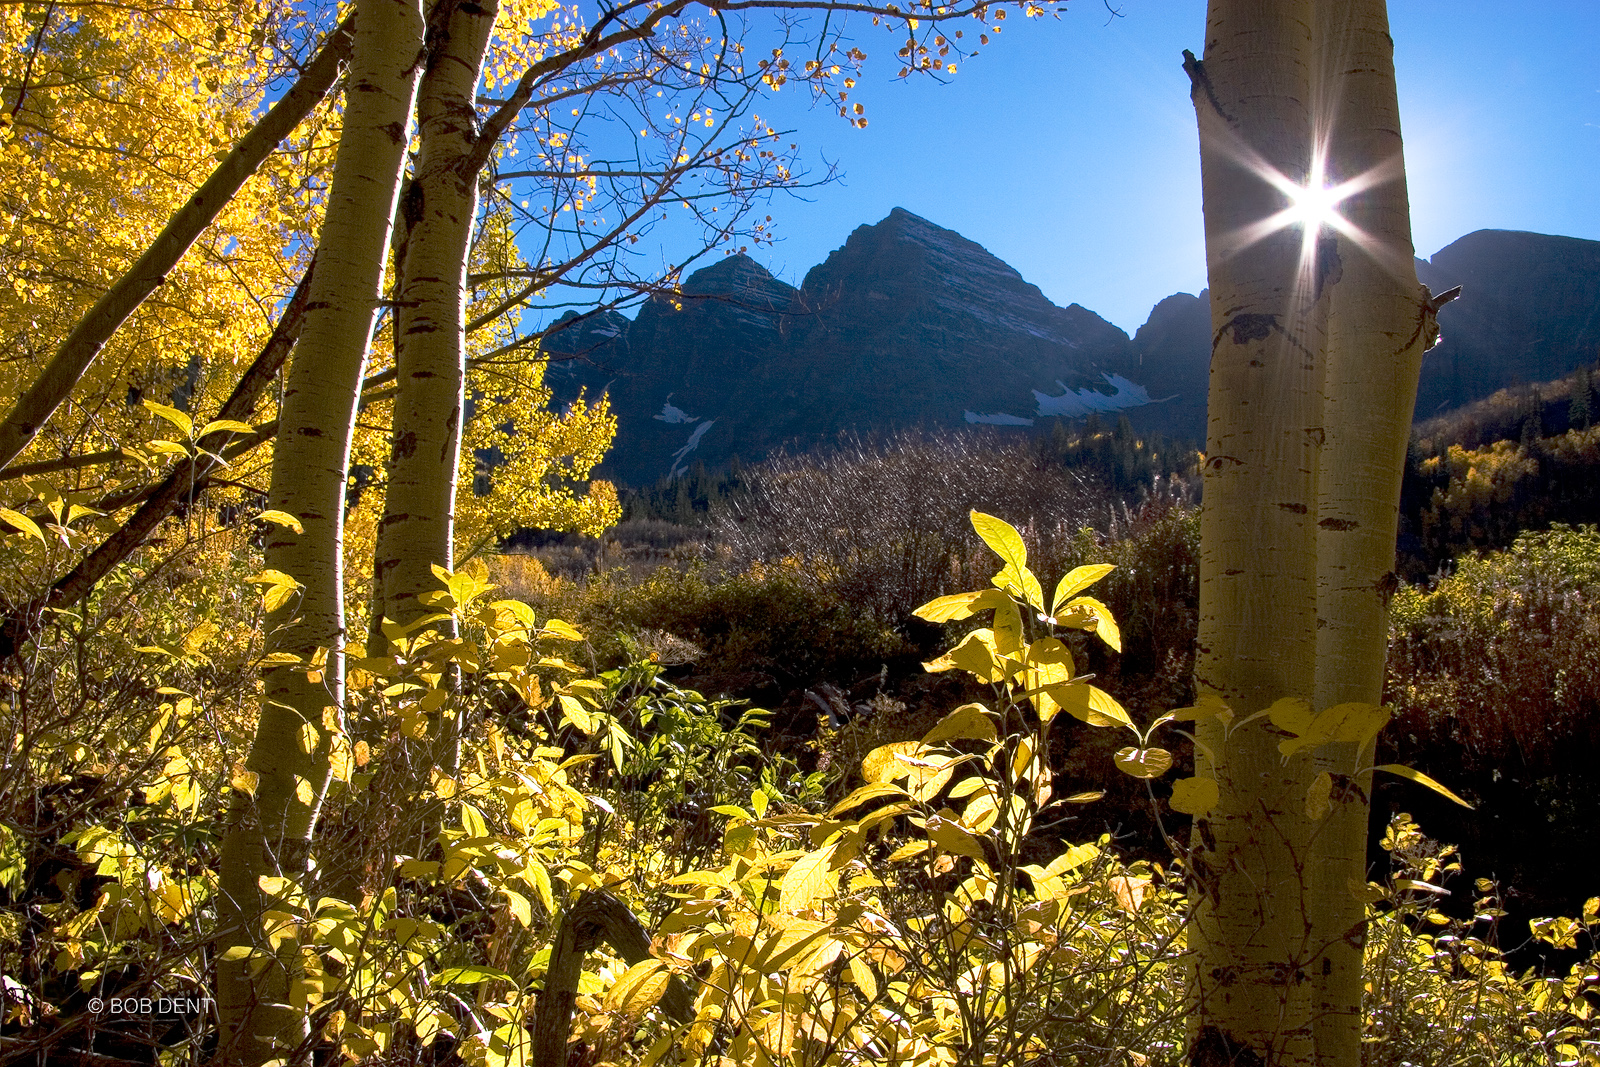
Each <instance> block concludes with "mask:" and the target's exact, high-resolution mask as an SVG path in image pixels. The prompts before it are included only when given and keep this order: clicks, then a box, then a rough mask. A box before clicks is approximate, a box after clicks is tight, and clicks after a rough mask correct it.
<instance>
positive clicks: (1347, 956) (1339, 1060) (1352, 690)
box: [1313, 0, 1433, 1067]
mask: <svg viewBox="0 0 1600 1067" xmlns="http://www.w3.org/2000/svg"><path fill="white" fill-rule="evenodd" d="M1318 37H1319V47H1318V51H1319V53H1320V55H1321V57H1322V67H1321V70H1322V77H1323V81H1324V84H1323V87H1322V90H1321V91H1320V92H1319V93H1318V97H1319V100H1321V101H1324V102H1325V103H1324V104H1323V105H1322V106H1321V108H1320V109H1319V110H1321V111H1322V118H1321V122H1320V126H1321V131H1322V135H1323V137H1324V138H1325V143H1326V145H1327V156H1328V160H1329V166H1330V173H1329V175H1328V178H1329V181H1330V183H1332V184H1337V183H1340V182H1345V181H1352V180H1354V181H1356V182H1358V183H1359V184H1360V185H1362V186H1363V188H1362V189H1361V190H1360V191H1358V192H1356V193H1354V194H1353V195H1352V196H1350V197H1349V198H1347V199H1345V200H1344V201H1343V202H1342V204H1341V205H1340V214H1341V215H1342V216H1343V217H1344V219H1345V220H1347V222H1348V224H1349V226H1350V227H1353V228H1354V231H1355V232H1354V233H1352V232H1349V231H1345V230H1341V232H1339V233H1338V234H1337V249H1338V252H1337V263H1338V270H1337V276H1336V278H1335V279H1334V280H1332V281H1331V283H1330V285H1329V292H1330V297H1329V305H1328V340H1327V375H1326V385H1325V389H1324V399H1323V405H1324V407H1323V412H1324V421H1323V425H1324V426H1325V427H1326V430H1327V436H1326V440H1325V443H1324V445H1323V448H1322V459H1321V469H1320V474H1319V476H1318V494H1317V495H1318V523H1317V625H1318V629H1317V689H1316V697H1315V699H1314V701H1313V704H1314V706H1315V707H1316V708H1317V709H1318V710H1321V709H1323V708H1328V707H1332V706H1334V705H1336V704H1343V703H1348V702H1360V703H1366V704H1376V703H1378V702H1379V701H1380V700H1381V699H1382V693H1383V665H1384V654H1385V651H1386V642H1387V636H1388V605H1389V597H1390V596H1391V594H1392V593H1393V591H1394V589H1395V587H1396V585H1397V580H1396V578H1395V574H1394V556H1395V537H1396V534H1397V533H1398V525H1399V507H1400V481H1401V474H1402V471H1403V469H1404V464H1405V454H1406V446H1407V442H1408V441H1409V439H1410V429H1411V419H1412V414H1413V408H1414V406H1415V403H1416V396H1417V379H1418V377H1419V376H1420V374H1421V371H1422V356H1423V353H1424V351H1425V350H1426V347H1427V344H1428V342H1429V328H1430V327H1431V325H1432V324H1431V316H1432V314H1433V311H1432V309H1431V308H1430V307H1429V306H1428V303H1427V299H1426V296H1425V295H1424V294H1423V293H1422V291H1421V289H1420V287H1419V286H1418V284H1417V276H1416V268H1415V261H1414V259H1413V258H1412V245H1411V210H1410V203H1409V200H1408V198H1407V194H1406V181H1405V165H1404V161H1403V154H1402V147H1401V139H1400V115H1399V104H1398V101H1397V99H1396V93H1395V78H1394V42H1393V40H1392V39H1391V38H1390V36H1389V20H1388V12H1387V10H1386V4H1385V0H1319V10H1318ZM1369 182H1370V183H1371V184H1370V185H1368V183H1369ZM1373 747H1374V746H1373V745H1372V744H1370V743H1369V744H1366V745H1363V746H1360V748H1359V750H1358V746H1356V745H1355V744H1351V743H1339V744H1329V745H1326V746H1323V748H1322V749H1321V750H1319V751H1318V753H1317V755H1316V760H1317V767H1316V769H1317V770H1318V771H1319V772H1326V773H1328V774H1330V775H1331V776H1332V777H1333V781H1334V782H1335V783H1336V784H1337V788H1336V789H1335V790H1334V793H1333V800H1334V803H1333V806H1332V809H1331V810H1330V812H1329V814H1328V816H1327V820H1326V823H1325V825H1323V826H1322V827H1321V828H1320V829H1319V831H1318V833H1317V837H1316V841H1315V846H1314V850H1313V855H1314V857H1315V867H1314V871H1313V873H1314V875H1315V879H1316V882H1317V883H1318V884H1319V886H1320V891H1319V898H1320V899H1323V900H1325V902H1326V908H1325V909H1324V910H1319V911H1318V912H1317V913H1316V914H1315V915H1314V925H1313V939H1314V941H1315V942H1316V943H1317V944H1321V945H1326V946H1328V947H1327V949H1326V951H1325V953H1324V957H1323V959H1324V961H1325V962H1323V963H1322V964H1321V965H1319V966H1318V967H1316V968H1315V969H1314V980H1315V983H1316V991H1317V995H1316V1004H1315V1012H1316V1015H1315V1036H1316V1047H1317V1063H1318V1064H1319V1065H1322V1067H1357V1065H1359V1064H1360V1062H1361V1045H1360V1041H1361V1014H1360V1013H1361V993H1362V981H1361V959H1362V949H1363V946H1364V944H1365V933H1366V924H1365V905H1364V904H1363V903H1362V902H1361V901H1360V900H1359V899H1357V897H1356V896H1355V894H1354V893H1353V892H1351V890H1350V886H1351V885H1352V884H1354V885H1356V886H1360V885H1362V884H1364V883H1365V882H1366V847H1367V823H1368V820H1369V818H1370V808H1371V805H1370V800H1369V798H1370V796H1371V788H1372V775H1371V773H1370V772H1367V773H1365V774H1358V773H1357V772H1358V771H1359V770H1361V769H1362V768H1365V767H1369V766H1371V764H1372V763H1373V758H1372V757H1373Z"/></svg>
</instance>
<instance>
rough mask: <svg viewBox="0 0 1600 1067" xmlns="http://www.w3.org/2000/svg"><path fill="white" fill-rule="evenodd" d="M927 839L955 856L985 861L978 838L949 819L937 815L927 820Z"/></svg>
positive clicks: (980, 861)
mask: <svg viewBox="0 0 1600 1067" xmlns="http://www.w3.org/2000/svg"><path fill="white" fill-rule="evenodd" d="M928 840H930V841H932V842H933V843H934V845H936V846H937V847H938V848H940V849H941V850H943V851H945V852H948V853H951V854H952V855H956V856H966V857H967V858H968V859H974V860H977V861H978V862H979V863H987V862H988V860H987V859H986V857H985V856H984V852H983V846H982V845H980V844H979V843H978V839H977V838H976V837H974V836H973V835H972V834H970V833H968V832H967V831H966V830H965V829H963V828H962V827H961V826H960V825H959V824H958V823H956V822H955V821H954V820H951V819H945V818H941V817H940V816H938V815H935V816H933V817H932V818H930V819H929V820H928Z"/></svg>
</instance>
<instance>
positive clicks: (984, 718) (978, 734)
mask: <svg viewBox="0 0 1600 1067" xmlns="http://www.w3.org/2000/svg"><path fill="white" fill-rule="evenodd" d="M996 736H997V735H996V732H995V725H994V720H993V719H991V718H990V717H989V711H988V709H987V708H985V707H984V706H983V705H982V704H963V705H961V706H960V707H959V708H957V709H956V710H954V711H952V712H951V713H950V714H948V715H946V716H945V717H944V718H943V719H941V720H939V724H938V725H937V726H935V727H934V728H933V729H931V730H929V731H928V732H927V733H926V734H923V735H922V743H923V744H924V745H937V744H939V743H941V742H944V741H961V740H971V741H993V740H994V739H995V737H996Z"/></svg>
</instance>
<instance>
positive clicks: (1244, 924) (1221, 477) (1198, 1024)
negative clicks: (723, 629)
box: [1186, 0, 1322, 1067]
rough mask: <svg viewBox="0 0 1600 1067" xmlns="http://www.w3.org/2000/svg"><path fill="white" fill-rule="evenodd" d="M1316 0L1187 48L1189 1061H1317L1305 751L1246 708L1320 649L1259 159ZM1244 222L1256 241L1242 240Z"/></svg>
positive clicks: (1255, 9) (1303, 676)
mask: <svg viewBox="0 0 1600 1067" xmlns="http://www.w3.org/2000/svg"><path fill="white" fill-rule="evenodd" d="M1312 19H1313V8H1312V4H1311V0H1211V3H1210V5H1209V10H1208V12H1207V19H1206V46H1205V59H1204V61H1203V62H1196V61H1194V59H1193V57H1192V56H1190V57H1187V58H1188V63H1187V64H1186V65H1187V67H1188V69H1189V73H1190V77H1191V80H1192V82H1193V93H1192V95H1193V98H1194V103H1195V109H1196V113H1197V116H1198V119H1199V127H1200V162H1201V182H1202V190H1203V195H1204V205H1205V226H1206V251H1207V267H1208V271H1209V275H1210V284H1211V314H1212V323H1213V341H1212V353H1211V386H1210V395H1209V401H1208V427H1207V441H1206V462H1205V472H1204V477H1205V483H1204V486H1205V492H1204V500H1203V508H1202V511H1201V532H1200V537H1201V558H1200V620H1199V622H1200V626H1199V642H1198V650H1197V657H1196V665H1195V682H1196V689H1197V691H1198V692H1199V694H1200V695H1201V696H1202V697H1205V696H1208V695H1209V696H1216V697H1220V698H1221V699H1222V700H1223V701H1225V702H1226V703H1227V704H1228V705H1229V706H1230V707H1231V708H1232V710H1233V712H1234V719H1233V722H1234V724H1235V725H1237V726H1238V728H1237V729H1236V730H1235V731H1234V732H1233V733H1232V735H1231V736H1225V735H1224V724H1223V723H1222V722H1220V721H1219V720H1217V719H1210V720H1207V721H1204V722H1202V723H1201V724H1200V730H1199V732H1198V733H1197V737H1198V739H1199V741H1200V742H1201V744H1199V745H1197V746H1196V749H1197V752H1198V753H1199V755H1198V756H1197V761H1198V762H1199V763H1200V773H1202V774H1205V773H1208V772H1209V773H1212V774H1214V775H1215V777H1216V779H1217V784H1218V789H1219V798H1220V799H1219V800H1218V803H1217V804H1216V806H1215V807H1214V808H1213V809H1212V810H1211V811H1210V812H1209V813H1208V814H1207V815H1206V816H1205V817H1203V818H1201V819H1198V820H1197V821H1196V828H1195V835H1194V842H1193V848H1192V850H1191V854H1190V866H1191V870H1190V877H1191V883H1190V884H1191V888H1190V903H1191V912H1192V921H1191V925H1190V927H1189V940H1190V946H1191V948H1192V950H1193V952H1194V958H1195V963H1194V972H1193V974H1192V980H1191V983H1190V990H1189V1003H1188V1005H1187V1007H1188V1013H1189V1020H1190V1033H1189V1050H1188V1055H1189V1062H1190V1063H1191V1064H1192V1065H1194V1067H1218V1065H1222V1064H1233V1065H1239V1067H1244V1065H1250V1067H1264V1065H1272V1067H1284V1065H1290V1064H1296V1065H1299V1064H1305V1065H1309V1064H1311V1063H1313V1062H1314V1056H1313V1051H1312V1011H1313V1005H1312V999H1313V998H1312V995H1311V992H1312V987H1311V982H1310V981H1309V975H1308V973H1307V971H1308V969H1309V968H1310V966H1311V964H1312V959H1313V957H1314V956H1315V954H1316V952H1315V947H1314V946H1313V945H1311V944H1310V942H1309V937H1308V929H1309V926H1310V918H1309V917H1310V915H1311V913H1312V912H1313V910H1314V909H1315V908H1316V907H1317V906H1318V901H1316V900H1315V899H1314V898H1313V897H1312V893H1311V887H1310V884H1309V881H1310V880H1309V877H1308V876H1309V871H1310V855H1309V852H1310V842H1311V833H1312V829H1313V827H1312V824H1311V820H1310V819H1308V818H1307V816H1306V811H1305V808H1306V795H1307V792H1308V787H1309V785H1310V781H1311V777H1312V776H1311V775H1310V774H1309V773H1308V768H1309V765H1310V761H1309V760H1307V759H1305V758H1301V759H1299V760H1296V761H1293V762H1292V763H1290V764H1285V763H1284V761H1283V759H1282V757H1281V756H1280V754H1279V752H1278V749H1277V742H1278V740H1279V737H1280V735H1278V734H1277V733H1276V732H1275V731H1273V730H1272V729H1271V728H1270V727H1269V726H1268V723H1267V721H1266V719H1265V717H1261V718H1257V719H1255V720H1254V721H1252V722H1248V723H1244V722H1242V720H1244V719H1245V718H1246V717H1248V716H1252V715H1255V714H1256V713H1257V712H1261V711H1263V710H1265V709H1266V708H1267V707H1268V706H1270V705H1271V704H1272V703H1273V702H1275V701H1277V700H1279V699H1282V698H1288V697H1299V698H1302V699H1310V697H1311V696H1312V693H1313V689H1314V685H1315V679H1314V670H1315V659H1316V521H1317V516H1316V504H1317V501H1316V471H1317V446H1318V436H1319V434H1318V429H1317V428H1318V426H1319V425H1320V413H1319V408H1320V404H1319V390H1320V387H1321V384H1322V382H1321V372H1322V364H1321V359H1320V351H1321V337H1320V330H1319V328H1318V309H1317V304H1318V295H1319V294H1318V290H1319V289H1320V284H1319V278H1318V277H1317V276H1316V270H1315V266H1316V265H1315V262H1314V260H1315V257H1310V258H1311V259H1312V260H1313V262H1307V257H1305V255H1304V251H1305V250H1304V248H1303V234H1302V233H1301V231H1300V229H1299V228H1298V227H1292V226H1291V227H1286V228H1281V229H1278V230H1276V231H1271V232H1266V229H1267V228H1266V227H1263V226H1262V225H1261V224H1262V223H1263V222H1264V220H1267V219H1270V218H1272V217H1273V216H1274V215H1277V214H1278V213H1279V212H1281V211H1282V210H1283V209H1284V208H1285V207H1286V203H1287V202H1286V198H1285V196H1284V194H1283V193H1281V192H1279V191H1278V190H1277V189H1276V188H1275V187H1274V186H1272V185H1271V184H1269V182H1268V181H1266V180H1265V178H1264V177H1263V176H1262V172H1263V170H1264V168H1265V167H1271V168H1273V169H1274V170H1276V171H1277V172H1278V173H1279V174H1281V175H1282V176H1283V177H1285V178H1287V179H1289V180H1290V181H1292V182H1295V183H1297V184H1303V183H1304V182H1305V180H1306V178H1307V175H1308V172H1309V170H1310V164H1311V156H1312V151H1311V129H1312V125H1311V109H1312V95H1311V94H1312V80H1313V79H1312V63H1313V59H1314V57H1313V52H1312ZM1252 238H1254V239H1252Z"/></svg>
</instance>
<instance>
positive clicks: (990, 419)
mask: <svg viewBox="0 0 1600 1067" xmlns="http://www.w3.org/2000/svg"><path fill="white" fill-rule="evenodd" d="M961 414H962V417H963V418H965V419H966V420H967V421H968V422H969V423H972V424H973V425H982V426H1032V425H1033V420H1032V419H1025V418H1023V417H1022V416H1020V415H1008V414H1007V413H1005V412H1004V411H996V412H993V413H992V414H988V415H984V414H980V413H979V412H976V411H964V412H962V413H961Z"/></svg>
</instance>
